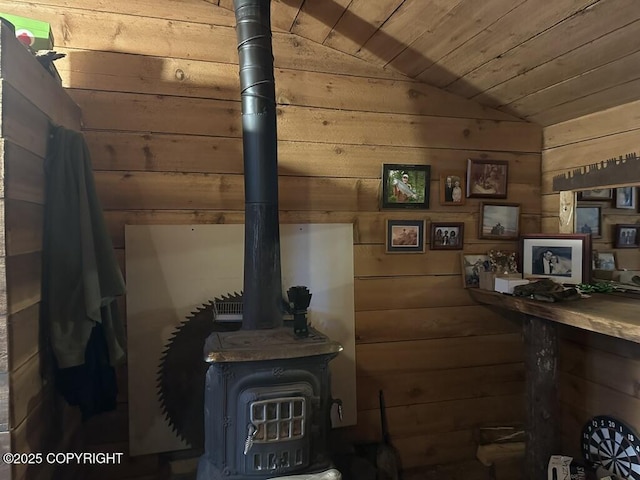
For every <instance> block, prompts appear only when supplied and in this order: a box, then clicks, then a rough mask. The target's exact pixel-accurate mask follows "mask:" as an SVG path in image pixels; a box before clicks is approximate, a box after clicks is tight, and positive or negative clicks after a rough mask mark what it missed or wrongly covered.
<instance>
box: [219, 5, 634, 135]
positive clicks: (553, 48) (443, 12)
mask: <svg viewBox="0 0 640 480" xmlns="http://www.w3.org/2000/svg"><path fill="white" fill-rule="evenodd" d="M207 1H209V2H211V3H214V4H215V3H217V4H218V5H219V6H220V7H222V8H226V9H230V10H232V9H233V2H232V0H207ZM272 23H273V25H274V27H276V28H279V29H282V30H286V31H289V32H291V33H294V34H297V35H300V36H302V37H305V38H307V39H310V40H312V41H315V42H318V43H320V44H323V45H325V46H328V47H331V48H334V49H336V50H339V51H341V52H344V53H347V54H350V55H354V56H356V57H359V58H362V59H365V60H367V61H369V62H372V63H374V64H377V65H380V66H382V67H384V68H386V69H393V70H396V71H398V72H401V73H403V74H405V75H407V76H409V77H411V78H415V79H417V80H420V81H424V82H426V83H428V84H431V85H434V86H436V87H440V88H443V89H445V90H447V91H449V92H452V93H455V94H458V95H461V96H463V97H465V98H470V99H474V100H476V101H477V102H479V103H481V104H483V105H486V106H490V107H494V108H497V109H499V110H502V111H504V112H507V113H510V114H513V115H516V116H518V117H521V118H524V119H527V120H529V121H532V122H535V123H539V124H541V125H550V124H554V123H558V122H562V121H564V120H568V119H571V118H576V117H580V116H582V115H586V114H588V113H592V112H595V111H600V110H603V109H606V108H609V107H613V106H616V105H620V104H624V103H628V102H631V101H634V100H638V99H640V0H273V1H272Z"/></svg>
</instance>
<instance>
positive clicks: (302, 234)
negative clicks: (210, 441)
mask: <svg viewBox="0 0 640 480" xmlns="http://www.w3.org/2000/svg"><path fill="white" fill-rule="evenodd" d="M280 244H281V245H280V246H281V256H282V282H283V294H285V292H286V290H287V289H288V288H289V287H291V286H293V285H305V286H308V287H309V290H310V291H311V293H312V294H313V297H312V299H311V305H310V307H309V320H310V322H311V324H312V325H313V326H314V327H315V328H317V329H318V330H319V331H321V332H322V333H324V334H326V335H328V336H329V337H330V338H331V339H332V340H336V341H338V342H340V343H341V344H342V346H343V347H344V351H343V352H341V353H340V354H339V355H338V357H337V358H336V359H335V360H333V361H332V362H331V364H330V365H331V372H332V381H333V384H332V390H333V392H332V393H333V396H334V397H335V398H341V399H342V400H343V402H344V419H343V421H342V423H340V424H339V425H338V424H336V426H347V425H354V424H355V423H356V391H355V388H356V387H355V381H356V379H355V327H354V299H353V225H352V224H300V225H281V226H280ZM125 246H126V250H125V251H126V280H127V333H128V370H129V371H128V373H129V440H130V450H131V454H132V455H143V454H149V453H156V452H164V451H172V450H181V449H184V448H187V445H186V444H185V443H184V442H182V441H181V440H180V439H179V438H178V437H177V436H176V435H175V434H174V433H173V432H172V430H171V428H170V427H169V424H168V422H167V421H166V419H165V418H164V415H163V413H162V411H161V408H160V403H159V400H158V396H157V387H156V378H157V372H158V366H159V362H160V357H161V353H162V350H163V349H164V346H165V345H166V342H167V340H168V339H169V337H170V336H171V333H172V331H173V330H174V328H175V327H176V326H177V325H178V324H179V323H180V322H182V321H183V320H184V319H185V318H186V317H187V316H188V315H189V313H190V312H192V311H193V310H194V309H195V308H196V307H198V306H200V305H202V304H203V303H206V302H208V301H209V300H212V299H213V298H214V297H219V296H221V295H225V294H228V293H233V292H240V291H241V290H242V276H243V253H244V225H127V226H126V227H125ZM203 381H204V379H203Z"/></svg>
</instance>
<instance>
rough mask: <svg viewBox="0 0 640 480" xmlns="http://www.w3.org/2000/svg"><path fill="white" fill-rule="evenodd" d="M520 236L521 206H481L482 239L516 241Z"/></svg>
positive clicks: (505, 204)
mask: <svg viewBox="0 0 640 480" xmlns="http://www.w3.org/2000/svg"><path fill="white" fill-rule="evenodd" d="M519 235H520V204H517V203H488V202H483V203H481V204H480V232H479V235H478V236H479V237H480V238H488V239H496V240H516V239H517V238H518V236H519Z"/></svg>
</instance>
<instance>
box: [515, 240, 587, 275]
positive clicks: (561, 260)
mask: <svg viewBox="0 0 640 480" xmlns="http://www.w3.org/2000/svg"><path fill="white" fill-rule="evenodd" d="M520 258H521V261H522V267H521V270H522V274H523V276H524V278H527V277H537V278H551V279H553V280H555V281H557V282H559V283H569V284H574V285H575V284H578V283H584V282H588V281H589V279H590V278H591V235H589V234H585V233H573V234H571V233H567V234H555V235H551V234H544V233H536V234H529V235H523V236H522V237H521V239H520Z"/></svg>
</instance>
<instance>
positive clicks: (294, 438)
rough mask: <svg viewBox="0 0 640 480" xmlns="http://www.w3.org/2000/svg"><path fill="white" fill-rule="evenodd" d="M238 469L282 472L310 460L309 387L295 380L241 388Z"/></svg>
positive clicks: (299, 468)
mask: <svg viewBox="0 0 640 480" xmlns="http://www.w3.org/2000/svg"><path fill="white" fill-rule="evenodd" d="M239 402H240V403H239V407H240V408H239V410H238V412H239V416H240V417H241V418H239V422H238V432H237V435H238V438H239V441H242V442H244V446H243V448H241V449H239V454H240V457H241V458H238V462H237V465H238V467H239V471H240V472H241V474H244V475H251V474H256V475H264V474H274V475H275V474H278V475H282V474H286V473H289V472H295V471H300V470H303V469H305V468H307V467H308V466H309V464H310V449H311V440H310V438H311V435H310V431H309V430H310V428H311V425H312V422H311V421H310V420H311V419H312V418H313V411H312V410H313V388H312V386H311V385H310V384H308V383H296V384H288V385H279V386H271V387H257V388H250V389H247V390H244V391H243V392H242V394H241V395H240V399H239Z"/></svg>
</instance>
